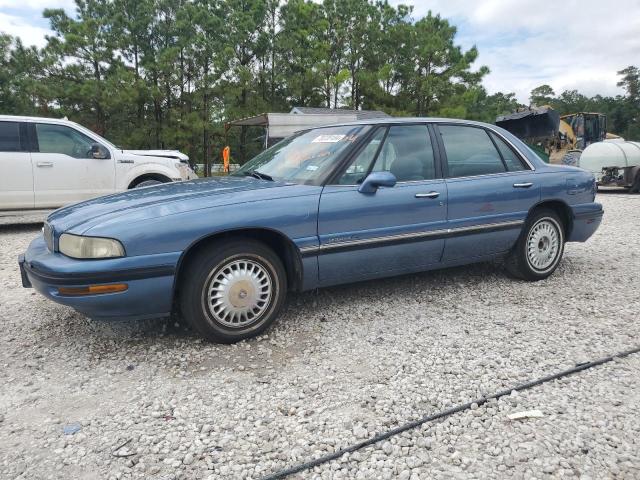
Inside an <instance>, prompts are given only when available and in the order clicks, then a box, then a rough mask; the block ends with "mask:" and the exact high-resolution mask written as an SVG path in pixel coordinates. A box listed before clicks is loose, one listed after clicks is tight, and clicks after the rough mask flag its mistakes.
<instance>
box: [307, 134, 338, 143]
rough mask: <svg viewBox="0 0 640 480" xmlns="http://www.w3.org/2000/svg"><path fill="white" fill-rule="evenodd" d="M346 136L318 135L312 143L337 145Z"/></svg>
mask: <svg viewBox="0 0 640 480" xmlns="http://www.w3.org/2000/svg"><path fill="white" fill-rule="evenodd" d="M345 136H346V135H318V136H317V137H316V138H314V139H313V140H312V141H311V143H337V142H339V141H340V140H342V139H344V137H345Z"/></svg>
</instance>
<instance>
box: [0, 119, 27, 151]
mask: <svg viewBox="0 0 640 480" xmlns="http://www.w3.org/2000/svg"><path fill="white" fill-rule="evenodd" d="M20 151H22V148H21V146H20V128H19V124H18V122H0V152H20Z"/></svg>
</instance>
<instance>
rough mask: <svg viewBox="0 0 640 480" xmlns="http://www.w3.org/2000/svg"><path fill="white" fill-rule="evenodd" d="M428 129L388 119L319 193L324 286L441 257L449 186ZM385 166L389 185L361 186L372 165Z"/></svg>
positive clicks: (424, 264)
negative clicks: (390, 175)
mask: <svg viewBox="0 0 640 480" xmlns="http://www.w3.org/2000/svg"><path fill="white" fill-rule="evenodd" d="M433 144H434V142H433V141H432V136H431V134H430V131H429V128H428V127H427V125H425V124H421V125H392V126H390V127H380V128H378V129H377V130H376V131H374V132H372V136H371V137H370V140H369V142H368V144H366V145H364V146H363V148H362V149H361V150H360V151H359V152H358V153H357V154H356V156H355V157H354V158H353V160H352V161H351V163H350V165H349V166H348V167H347V168H346V170H345V172H344V173H343V174H342V176H340V178H339V179H338V180H337V181H336V182H335V184H333V185H326V186H325V187H324V189H323V191H322V195H321V197H320V206H319V215H318V235H319V237H320V253H319V256H318V266H319V271H320V283H321V284H322V285H329V284H336V283H343V282H349V281H354V280H362V279H367V278H374V277H379V276H386V275H392V274H397V273H405V272H411V271H417V270H421V269H424V268H425V267H427V266H428V265H433V264H437V263H438V262H440V259H441V256H442V251H443V248H444V240H443V238H442V235H441V233H442V231H441V229H443V228H445V226H446V203H447V189H446V185H445V183H444V180H443V179H442V176H441V172H440V168H439V163H438V162H437V161H436V158H437V157H436V155H435V154H434V149H433ZM376 171H389V172H391V173H393V174H394V175H395V176H396V179H397V183H396V185H395V186H394V187H380V188H378V190H377V191H376V192H375V193H360V192H359V191H358V187H359V186H360V183H361V182H362V180H363V179H364V177H366V175H367V174H368V173H370V172H376Z"/></svg>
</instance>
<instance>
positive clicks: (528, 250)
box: [505, 209, 565, 281]
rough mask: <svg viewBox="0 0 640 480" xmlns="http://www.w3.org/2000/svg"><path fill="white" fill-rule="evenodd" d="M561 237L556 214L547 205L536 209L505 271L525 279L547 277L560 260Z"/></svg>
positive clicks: (561, 225) (507, 260) (508, 258)
mask: <svg viewBox="0 0 640 480" xmlns="http://www.w3.org/2000/svg"><path fill="white" fill-rule="evenodd" d="M564 241H565V239H564V228H563V224H562V220H561V219H560V217H559V215H558V214H557V213H556V212H554V211H553V210H549V209H541V210H538V211H535V212H534V213H533V214H532V215H530V217H529V219H528V220H527V222H526V224H525V228H524V229H523V232H522V234H521V235H520V238H519V239H518V242H517V243H516V246H515V247H514V249H513V250H512V251H511V253H510V254H509V255H508V257H507V259H506V262H505V266H506V268H507V271H508V272H509V273H510V274H511V275H513V276H515V277H517V278H521V279H524V280H530V281H536V280H542V279H545V278H547V277H548V276H549V275H551V274H552V273H553V272H554V271H555V269H556V268H557V267H558V264H559V263H560V259H561V258H562V254H563V253H564Z"/></svg>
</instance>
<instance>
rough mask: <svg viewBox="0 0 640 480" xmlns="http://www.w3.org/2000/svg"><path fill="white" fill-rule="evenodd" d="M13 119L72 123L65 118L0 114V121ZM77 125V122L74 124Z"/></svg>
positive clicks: (18, 120)
mask: <svg viewBox="0 0 640 480" xmlns="http://www.w3.org/2000/svg"><path fill="white" fill-rule="evenodd" d="M9 120H10V121H14V122H16V121H17V122H45V123H64V124H68V123H73V124H76V123H75V122H72V121H71V120H68V119H66V118H51V117H28V116H25V115H0V121H9ZM76 125H77V124H76Z"/></svg>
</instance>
